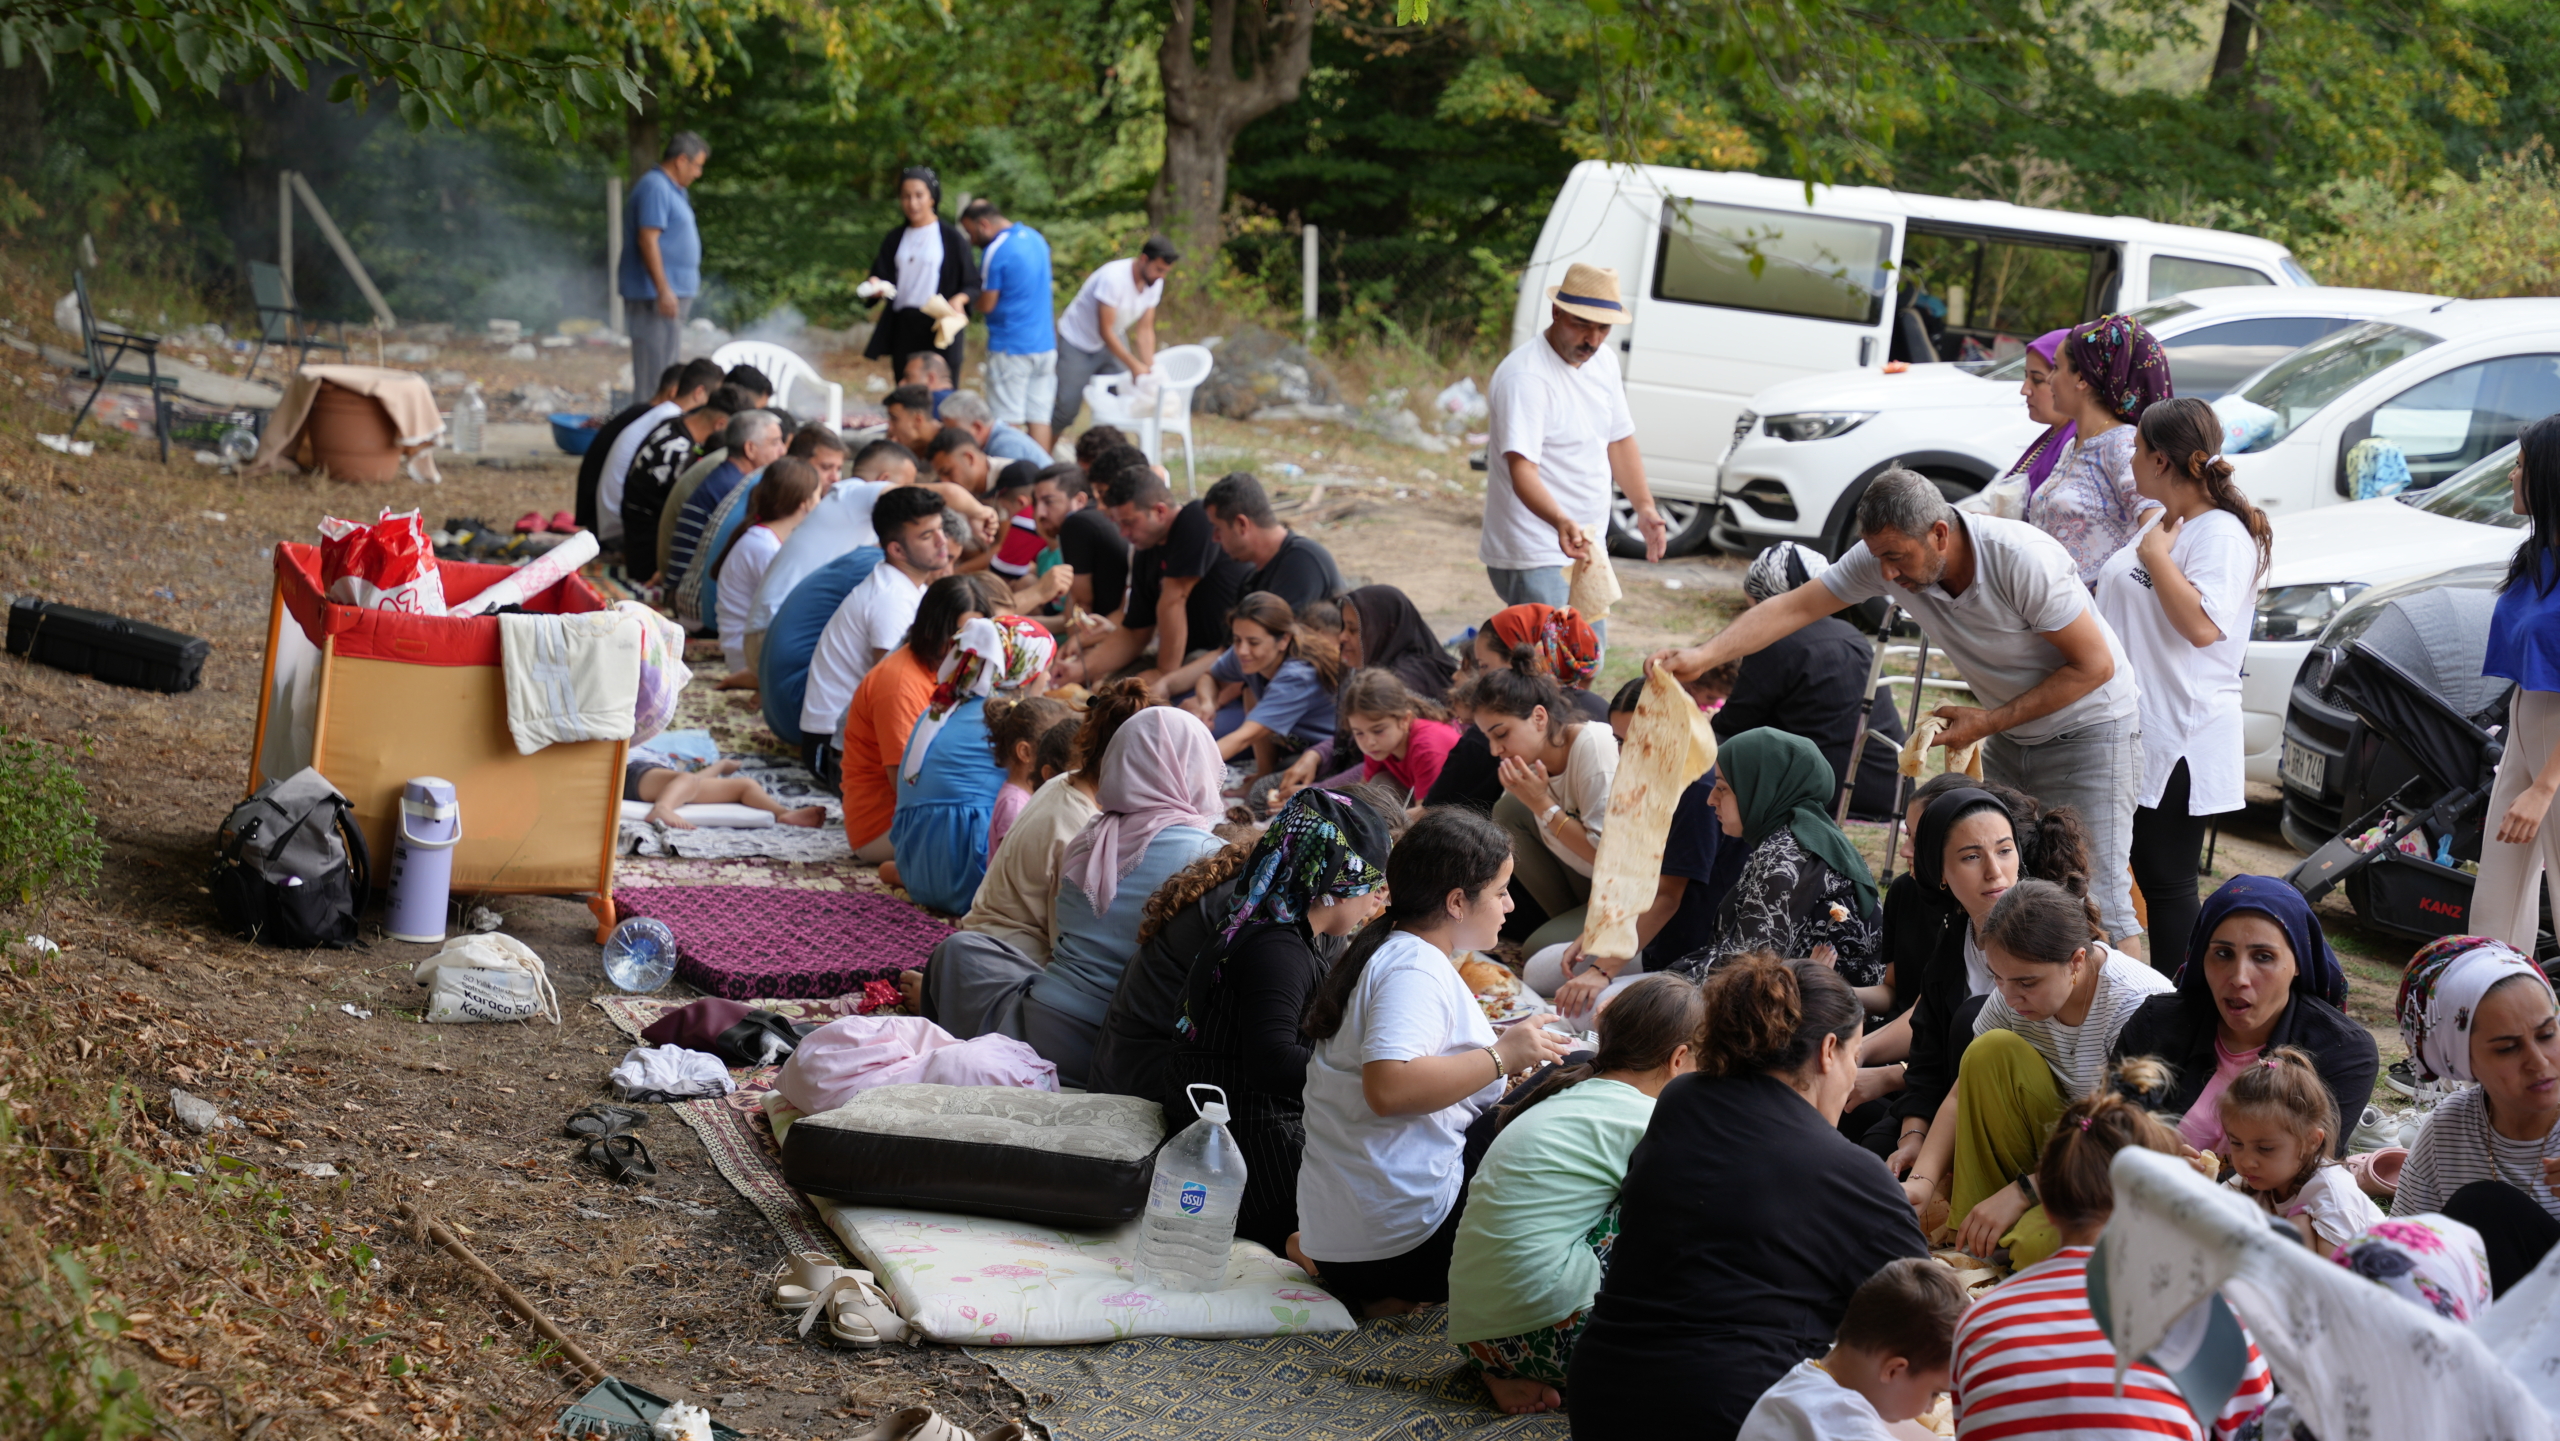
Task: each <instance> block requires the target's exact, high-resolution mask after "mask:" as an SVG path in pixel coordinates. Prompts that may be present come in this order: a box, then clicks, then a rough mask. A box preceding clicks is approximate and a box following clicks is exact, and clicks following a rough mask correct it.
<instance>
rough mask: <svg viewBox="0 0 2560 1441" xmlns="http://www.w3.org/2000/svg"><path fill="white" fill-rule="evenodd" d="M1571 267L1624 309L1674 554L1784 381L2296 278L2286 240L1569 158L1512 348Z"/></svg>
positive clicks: (1626, 348) (1636, 398)
mask: <svg viewBox="0 0 2560 1441" xmlns="http://www.w3.org/2000/svg"><path fill="white" fill-rule="evenodd" d="M1577 261H1580V262H1586V263H1589V264H1592V265H1605V266H1609V267H1611V268H1613V269H1615V270H1616V271H1617V272H1618V275H1619V279H1620V283H1621V288H1622V291H1623V293H1624V294H1625V296H1626V298H1627V303H1628V308H1629V310H1630V312H1631V316H1630V319H1629V320H1628V322H1627V323H1626V324H1624V325H1622V326H1620V327H1619V328H1618V331H1617V336H1616V339H1617V343H1618V348H1619V350H1620V351H1621V352H1622V353H1621V355H1620V356H1619V362H1620V365H1621V368H1622V369H1623V370H1624V372H1625V374H1626V383H1627V405H1628V408H1629V409H1630V410H1631V411H1633V412H1634V415H1635V422H1636V439H1637V441H1638V443H1639V445H1640V446H1641V447H1642V449H1643V452H1644V459H1645V475H1646V477H1647V479H1648V480H1649V481H1650V482H1651V483H1652V487H1653V493H1654V495H1655V497H1656V498H1657V499H1659V500H1661V501H1663V502H1665V504H1664V505H1663V510H1664V513H1665V518H1666V519H1670V520H1671V521H1672V529H1673V534H1674V539H1673V546H1674V548H1675V549H1688V548H1694V547H1695V546H1696V545H1698V544H1699V543H1701V542H1703V541H1704V540H1705V538H1706V535H1707V531H1708V528H1709V526H1710V525H1711V524H1712V521H1713V518H1714V508H1715V502H1716V472H1717V465H1718V462H1719V461H1720V460H1721V459H1722V458H1723V456H1724V453H1725V451H1726V450H1727V449H1728V448H1729V447H1730V446H1731V445H1732V444H1733V438H1734V432H1733V428H1734V422H1735V421H1736V419H1737V418H1739V417H1740V416H1741V414H1742V411H1743V408H1744V406H1745V405H1746V404H1747V403H1748V402H1749V400H1750V399H1751V397H1752V396H1754V395H1756V394H1758V393H1759V392H1760V391H1762V390H1765V389H1767V388H1768V387H1769V386H1771V385H1774V384H1776V383H1778V382H1780V381H1784V380H1792V379H1795V378H1797V377H1800V376H1809V375H1818V374H1822V373H1824V372H1832V371H1844V370H1869V371H1873V370H1879V369H1881V368H1882V367H1883V366H1884V365H1885V363H1886V362H1887V361H1892V360H1899V361H1904V362H1910V363H1926V362H1930V361H1937V360H1950V361H1964V360H1979V361H1999V360H2005V359H2008V358H2009V357H2010V356H2012V355H2015V354H2017V353H2018V352H2019V351H2021V350H2023V349H2024V348H2025V345H2026V342H2027V341H2029V340H2031V339H2033V338H2034V337H2036V336H2038V335H2041V334H2043V333H2044V332H2045V331H2048V330H2056V329H2059V328H2061V327H2063V326H2066V325H2073V324H2077V323H2079V322H2080V321H2083V320H2089V319H2093V318H2095V317H2097V316H2100V315H2104V314H2107V313H2109V312H2111V311H2117V310H2124V309H2129V308H2131V307H2133V306H2136V305H2140V304H2142V303H2143V302H2145V301H2148V300H2151V299H2154V298H2156V297H2160V296H2167V295H2174V294H2176V293H2177V292H2179V291H2182V290H2196V289H2201V288H2204V287H2207V286H2228V285H2309V284H2310V283H2311V277H2310V276H2309V275H2307V274H2305V273H2304V272H2303V269H2302V267H2301V266H2300V265H2297V264H2295V263H2294V260H2293V257H2292V256H2291V255H2289V254H2288V253H2286V251H2285V248H2284V247H2283V246H2281V245H2278V244H2276V243H2274V242H2273V241H2267V240H2258V239H2255V238H2252V237H2250V236H2245V235H2232V234H2228V233H2225V232H2223V231H2218V230H2201V229H2197V228H2194V227H2191V226H2183V225H2161V224H2158V223H2156V222H2153V221H2148V220H2136V219H2133V218H2131V217H2127V216H2115V217H2104V216H2096V215H2075V214H2072V213H2070V212H2068V211H2061V210H2031V209H2028V208H2026V207H2024V206H2017V205H2010V204H2007V203H2006V202H2003V201H1996V200H1949V199H1944V198H1941V197H1937V196H1928V195H1906V194H1903V193H1900V192H1898V191H1892V190H1884V189H1878V188H1875V187H1871V186H1829V185H1823V186H1815V187H1813V189H1812V191H1811V198H1810V201H1809V202H1808V198H1807V191H1806V187H1805V185H1804V183H1803V182H1802V181H1797V180H1784V179H1777V178H1773V177H1770V176H1763V175H1743V174H1737V173H1734V172H1731V171H1710V170H1679V169H1672V168H1669V167H1664V166H1652V165H1644V166H1628V165H1610V164H1606V163H1603V162H1600V161H1585V162H1583V163H1582V164H1580V165H1577V166H1575V167H1574V168H1573V173H1572V174H1571V175H1570V176H1568V177H1566V179H1565V183H1564V188H1563V190H1562V191H1560V192H1558V194H1557V196H1556V203H1555V206H1554V208H1553V209H1551V210H1549V211H1548V212H1547V223H1546V226H1545V228H1544V229H1543V230H1541V231H1540V232H1539V234H1538V245H1537V249H1536V250H1535V251H1534V252H1532V254H1531V257H1530V261H1529V267H1528V270H1527V272H1526V273H1525V274H1524V275H1522V277H1521V280H1520V299H1519V302H1518V306H1517V308H1516V309H1515V310H1514V312H1513V314H1512V322H1511V341H1512V345H1513V346H1514V347H1515V348H1517V347H1518V346H1520V345H1522V344H1525V343H1527V341H1528V340H1529V338H1530V337H1531V336H1533V335H1535V334H1537V333H1538V332H1539V331H1540V330H1541V329H1543V328H1545V326H1546V324H1547V319H1548V312H1547V287H1549V286H1551V285H1555V284H1558V283H1560V282H1561V281H1562V280H1563V278H1564V271H1565V267H1566V266H1568V265H1571V264H1574V263H1575V262H1577ZM1849 503H1851V504H1854V503H1855V497H1850V498H1849Z"/></svg>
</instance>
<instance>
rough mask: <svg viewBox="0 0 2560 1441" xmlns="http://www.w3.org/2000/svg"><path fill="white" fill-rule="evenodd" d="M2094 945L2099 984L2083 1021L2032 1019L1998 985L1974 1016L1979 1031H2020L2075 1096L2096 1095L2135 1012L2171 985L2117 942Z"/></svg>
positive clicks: (2091, 943) (2067, 1090) (2092, 943)
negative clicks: (2003, 995)
mask: <svg viewBox="0 0 2560 1441" xmlns="http://www.w3.org/2000/svg"><path fill="white" fill-rule="evenodd" d="M2089 949H2091V950H2093V951H2096V952H2097V953H2098V955H2099V958H2100V961H2099V970H2098V988H2097V989H2096V990H2095V991H2093V992H2091V993H2090V996H2089V1014H2088V1015H2086V1016H2084V1017H2082V1018H2081V1021H2080V1024H2078V1025H2076V1026H2066V1025H2064V1024H2063V1023H2062V1022H2060V1021H2058V1020H2055V1019H2053V1018H2052V1017H2049V1016H2048V1017H2045V1018H2043V1019H2041V1020H2033V1021H2030V1020H2027V1019H2025V1018H2023V1017H2021V1016H2020V1015H2019V1014H2018V1013H2017V1012H2015V1011H2013V1010H2010V1009H2009V1004H2008V1002H2006V1001H2003V1000H2001V999H2000V992H1999V991H1998V990H1996V989H1995V990H1993V991H1992V993H1991V997H1990V999H1988V1000H1986V1001H1984V1002H1983V1003H1982V1009H1981V1010H1980V1011H1979V1012H1977V1013H1976V1014H1975V1016H1974V1018H1973V1033H1974V1034H1975V1035H1977V1036H1981V1035H1988V1034H1989V1033H1991V1032H1993V1031H2015V1032H2017V1033H2018V1034H2019V1036H2020V1037H2022V1038H2024V1039H2025V1041H2026V1043H2027V1044H2028V1045H2030V1046H2033V1047H2035V1050H2036V1054H2037V1055H2039V1056H2042V1057H2044V1063H2045V1064H2046V1065H2047V1066H2049V1067H2051V1068H2052V1069H2053V1076H2054V1079H2055V1080H2057V1081H2059V1082H2061V1083H2062V1090H2063V1094H2065V1095H2067V1096H2069V1097H2070V1098H2071V1099H2073V1100H2075V1101H2076V1100H2081V1099H2084V1098H2086V1097H2088V1096H2091V1095H2094V1094H2096V1093H2097V1089H2098V1084H2099V1083H2100V1082H2102V1081H2104V1080H2105V1079H2106V1078H2107V1056H2108V1054H2109V1053H2110V1052H2112V1051H2114V1050H2115V1048H2116V1037H2117V1036H2119V1035H2121V1034H2123V1032H2124V1028H2125V1023H2126V1022H2128V1021H2130V1020H2132V1019H2133V1013H2134V1012H2135V1011H2137V1010H2140V1009H2141V1008H2142V1003H2143V1002H2144V1001H2147V1000H2149V999H2151V998H2152V997H2153V996H2157V995H2161V994H2163V993H2165V992H2167V991H2169V990H2171V989H2172V987H2171V986H2170V984H2169V978H2168V977H2167V976H2164V975H2162V974H2160V973H2159V972H2158V971H2155V970H2153V969H2151V968H2150V967H2149V966H2147V965H2144V964H2143V963H2142V962H2140V961H2137V960H2135V959H2134V958H2133V957H2131V956H2128V955H2126V954H2125V953H2124V952H2122V951H2119V950H2117V949H2115V948H2114V947H2112V946H2109V945H2106V944H2104V943H2103V942H2099V941H2091V942H2090V943H2089Z"/></svg>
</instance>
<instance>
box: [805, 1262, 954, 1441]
mask: <svg viewBox="0 0 2560 1441" xmlns="http://www.w3.org/2000/svg"><path fill="white" fill-rule="evenodd" d="M822 1314H823V1315H824V1316H825V1317H826V1318H827V1334H828V1335H829V1336H830V1337H832V1338H834V1339H835V1340H836V1341H837V1342H839V1343H841V1344H843V1345H847V1346H860V1347H864V1348H869V1347H872V1346H877V1345H879V1344H880V1343H881V1342H883V1341H903V1340H905V1339H906V1338H907V1322H906V1318H905V1317H902V1316H900V1315H899V1314H898V1308H897V1306H896V1305H895V1304H894V1303H892V1302H891V1301H890V1300H889V1293H888V1292H886V1291H883V1290H881V1289H880V1287H879V1286H878V1284H876V1283H875V1282H874V1281H873V1279H872V1276H871V1273H870V1272H868V1271H844V1270H839V1271H837V1272H836V1275H835V1279H834V1280H832V1281H829V1282H828V1283H827V1284H826V1285H825V1286H824V1287H822V1288H821V1289H820V1290H819V1291H818V1293H817V1295H816V1296H815V1297H814V1298H813V1299H812V1300H811V1301H810V1302H809V1308H808V1309H807V1310H805V1311H803V1312H801V1313H800V1334H801V1335H803V1336H806V1335H808V1334H809V1328H810V1327H812V1326H814V1325H816V1324H817V1323H818V1317H819V1316H820V1315H822ZM963 1434H965V1433H963Z"/></svg>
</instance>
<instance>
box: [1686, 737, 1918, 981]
mask: <svg viewBox="0 0 2560 1441" xmlns="http://www.w3.org/2000/svg"><path fill="white" fill-rule="evenodd" d="M1716 776H1717V783H1716V788H1715V792H1714V794H1713V797H1712V799H1713V800H1714V802H1715V807H1716V814H1717V816H1718V818H1719V819H1720V820H1722V822H1723V824H1724V833H1725V834H1726V835H1728V836H1735V837H1739V838H1740V839H1741V841H1742V844H1743V845H1744V846H1745V847H1747V848H1748V849H1749V851H1750V856H1749V858H1748V859H1747V860H1745V861H1744V862H1743V863H1742V878H1741V879H1740V880H1737V881H1735V882H1734V883H1733V889H1732V890H1730V891H1727V892H1725V897H1724V902H1723V904H1722V905H1721V906H1720V907H1718V909H1717V914H1716V939H1715V943H1714V944H1713V945H1712V946H1710V947H1709V948H1708V949H1707V950H1705V951H1704V952H1699V953H1693V954H1691V955H1688V956H1684V957H1682V958H1681V959H1680V960H1678V961H1675V962H1673V963H1672V969H1673V970H1675V971H1679V972H1681V973H1682V974H1685V975H1691V976H1695V975H1702V974H1704V973H1705V972H1707V971H1709V970H1711V969H1713V968H1714V967H1715V966H1716V965H1718V964H1720V963H1722V962H1724V961H1726V960H1728V959H1730V958H1732V957H1735V956H1740V955H1744V954H1747V953H1749V952H1752V951H1768V952H1771V953H1772V954H1775V955H1781V956H1811V955H1815V954H1818V952H1817V949H1816V948H1817V947H1822V946H1828V947H1830V948H1831V952H1832V954H1831V957H1830V959H1831V962H1832V964H1833V965H1835V966H1837V967H1839V969H1840V975H1841V978H1842V979H1844V980H1846V981H1847V982H1848V983H1849V984H1850V985H1852V986H1872V985H1875V984H1877V983H1878V982H1880V981H1882V980H1883V979H1884V956H1883V953H1882V952H1881V951H1880V950H1879V949H1878V948H1877V945H1876V922H1877V921H1878V919H1879V918H1880V913H1881V911H1882V907H1881V906H1880V905H1878V903H1877V900H1876V881H1875V876H1874V874H1873V873H1872V872H1870V871H1869V870H1868V869H1867V863H1866V861H1865V859H1864V858H1862V857H1860V856H1859V854H1858V848H1857V847H1856V846H1853V845H1851V844H1850V843H1849V837H1848V836H1847V835H1845V834H1843V833H1842V831H1841V829H1840V827H1839V826H1838V825H1837V824H1835V823H1834V822H1833V821H1832V819H1831V803H1832V801H1833V799H1834V798H1835V797H1836V795H1837V792H1838V783H1837V782H1836V781H1835V780H1834V779H1833V775H1832V770H1831V763H1830V762H1829V761H1827V760H1824V759H1823V758H1822V751H1821V749H1820V748H1819V747H1817V746H1815V745H1814V743H1813V742H1811V741H1809V740H1806V739H1805V738H1804V737H1803V736H1800V735H1792V734H1790V733H1788V732H1786V731H1782V730H1775V729H1771V728H1769V727H1765V726H1764V727H1762V728H1761V729H1759V730H1751V731H1744V732H1743V733H1742V734H1740V735H1738V736H1735V737H1734V738H1733V739H1731V740H1729V741H1726V742H1725V743H1724V744H1723V745H1722V746H1720V747H1718V748H1717V751H1716Z"/></svg>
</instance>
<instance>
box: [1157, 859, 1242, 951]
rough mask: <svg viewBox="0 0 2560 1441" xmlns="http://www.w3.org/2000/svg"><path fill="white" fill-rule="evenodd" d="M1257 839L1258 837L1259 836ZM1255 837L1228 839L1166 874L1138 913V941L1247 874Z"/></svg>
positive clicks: (1159, 929) (1161, 928) (1160, 929)
mask: <svg viewBox="0 0 2560 1441" xmlns="http://www.w3.org/2000/svg"><path fill="white" fill-rule="evenodd" d="M1257 839H1258V838H1257ZM1254 844H1255V843H1254V841H1249V840H1248V841H1229V842H1228V843H1227V844H1226V846H1225V848H1224V849H1222V850H1218V851H1216V852H1213V853H1211V854H1209V855H1205V856H1202V857H1201V858H1200V859H1198V860H1196V861H1193V862H1192V863H1191V864H1189V865H1187V866H1184V867H1183V868H1182V869H1181V870H1178V871H1175V872H1174V873H1173V874H1172V875H1171V876H1168V877H1166V878H1165V883H1164V884H1163V885H1160V886H1158V887H1156V893H1155V894H1154V895H1152V896H1149V897H1147V908H1146V909H1145V910H1144V911H1142V912H1140V913H1139V917H1138V944H1139V945H1142V946H1143V945H1145V944H1146V943H1147V942H1149V941H1152V940H1154V939H1155V938H1156V934H1157V933H1158V932H1160V931H1162V930H1163V929H1164V928H1165V927H1166V926H1167V925H1168V924H1170V923H1171V922H1172V920H1173V918H1174V917H1175V916H1178V915H1181V914H1182V913H1183V912H1184V911H1186V910H1189V909H1190V908H1191V907H1192V905H1193V904H1194V903H1195V902H1197V901H1198V900H1199V899H1200V898H1201V897H1202V896H1205V895H1207V894H1209V893H1210V892H1211V891H1214V890H1216V889H1217V888H1218V887H1220V886H1222V885H1225V884H1226V883H1227V882H1229V881H1231V880H1234V879H1235V878H1236V877H1238V876H1240V875H1243V874H1244V864H1245V862H1247V861H1249V860H1251V859H1253V847H1254Z"/></svg>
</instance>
